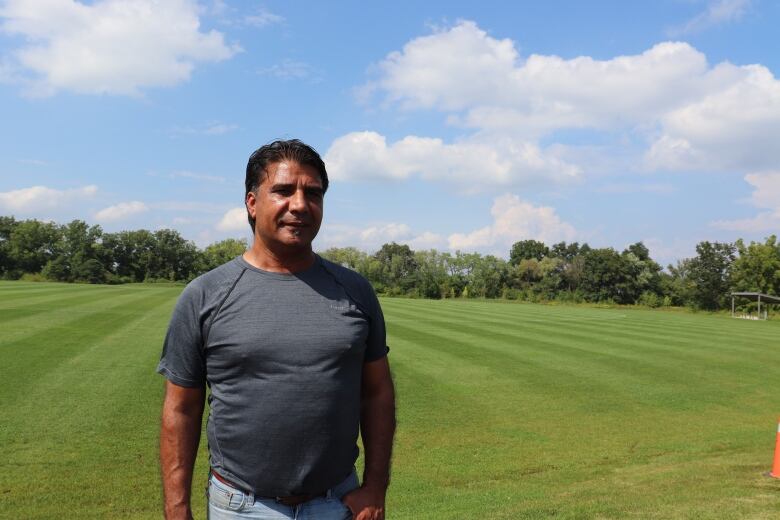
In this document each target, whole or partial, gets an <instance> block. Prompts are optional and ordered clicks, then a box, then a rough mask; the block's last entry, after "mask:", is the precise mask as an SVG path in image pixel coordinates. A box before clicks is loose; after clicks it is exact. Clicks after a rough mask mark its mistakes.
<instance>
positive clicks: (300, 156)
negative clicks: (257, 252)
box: [244, 139, 328, 232]
mask: <svg viewBox="0 0 780 520" xmlns="http://www.w3.org/2000/svg"><path fill="white" fill-rule="evenodd" d="M282 161H295V162H297V163H298V164H300V165H301V166H309V167H311V168H314V169H315V170H316V171H317V173H319V174H320V180H321V181H322V192H323V193H325V192H326V191H328V172H327V170H325V163H324V162H323V161H322V157H320V154H318V153H317V151H316V150H315V149H314V148H312V147H311V146H309V145H308V144H306V143H304V142H303V141H300V140H299V139H288V140H287V141H283V140H277V141H274V142H273V143H269V144H266V145H264V146H261V147H260V148H258V149H257V150H255V151H254V152H253V153H252V155H250V156H249V162H248V163H247V165H246V181H245V182H244V184H245V185H246V191H245V192H244V197H245V198H246V194H247V193H249V192H250V191H251V192H252V193H254V192H255V191H256V190H257V188H258V187H259V186H260V185H261V184H262V183H263V178H264V177H265V174H266V173H267V168H268V166H269V165H271V164H275V163H278V162H282ZM246 216H247V219H248V220H249V225H250V226H252V232H254V231H255V219H253V218H252V217H251V215H249V212H247V215H246Z"/></svg>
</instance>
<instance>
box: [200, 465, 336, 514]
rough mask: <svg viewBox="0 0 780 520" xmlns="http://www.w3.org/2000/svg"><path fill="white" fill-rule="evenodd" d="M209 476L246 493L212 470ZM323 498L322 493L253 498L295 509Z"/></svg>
mask: <svg viewBox="0 0 780 520" xmlns="http://www.w3.org/2000/svg"><path fill="white" fill-rule="evenodd" d="M211 474H212V475H214V478H215V479H217V480H219V481H220V482H222V483H223V484H225V485H226V486H230V487H232V488H235V489H238V490H239V491H241V492H242V493H246V492H244V491H243V490H242V489H241V487H240V486H237V485H235V484H233V483H232V482H231V481H229V480H228V479H226V478H225V477H223V476H222V475H220V474H219V473H217V472H216V471H214V470H213V469H212V470H211ZM247 494H248V493H247ZM323 496H325V493H324V492H323V493H317V494H311V495H289V496H286V497H255V498H265V499H270V500H276V501H277V502H279V503H280V504H282V505H284V506H289V507H295V506H298V505H301V504H303V503H304V502H308V501H309V500H314V499H315V498H318V497H323Z"/></svg>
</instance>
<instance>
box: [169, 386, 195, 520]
mask: <svg viewBox="0 0 780 520" xmlns="http://www.w3.org/2000/svg"><path fill="white" fill-rule="evenodd" d="M205 396H206V389H205V387H196V388H188V387H184V386H179V385H176V384H174V383H171V382H170V381H166V383H165V401H164V402H163V410H162V421H161V428H160V469H161V472H162V483H163V496H164V507H165V518H166V519H168V520H180V519H185V520H189V519H191V518H192V509H191V507H190V490H191V488H192V471H193V468H194V467H195V456H196V455H197V453H198V443H199V442H200V428H201V419H202V418H203V406H204V399H205Z"/></svg>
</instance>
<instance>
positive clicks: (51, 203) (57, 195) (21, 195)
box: [0, 185, 97, 214]
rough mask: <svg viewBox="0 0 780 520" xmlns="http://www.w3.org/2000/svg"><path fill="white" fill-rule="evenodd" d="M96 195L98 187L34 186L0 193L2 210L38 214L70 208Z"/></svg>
mask: <svg viewBox="0 0 780 520" xmlns="http://www.w3.org/2000/svg"><path fill="white" fill-rule="evenodd" d="M96 193H97V186H94V185H89V186H83V187H81V188H73V189H68V190H57V189H54V188H48V187H46V186H32V187H30V188H22V189H19V190H12V191H6V192H0V210H2V211H9V212H21V213H25V214H29V213H36V214H37V213H41V212H45V211H50V210H52V209H56V208H66V207H69V206H70V205H72V204H74V203H76V202H78V201H81V200H84V199H88V198H91V197H93V196H94V195H95V194H96Z"/></svg>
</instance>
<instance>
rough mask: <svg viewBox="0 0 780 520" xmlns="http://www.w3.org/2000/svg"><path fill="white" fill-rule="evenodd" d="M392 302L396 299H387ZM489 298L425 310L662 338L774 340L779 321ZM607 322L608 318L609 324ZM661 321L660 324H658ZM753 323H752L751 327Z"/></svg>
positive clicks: (452, 315) (500, 321) (502, 321)
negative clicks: (741, 335) (738, 335)
mask: <svg viewBox="0 0 780 520" xmlns="http://www.w3.org/2000/svg"><path fill="white" fill-rule="evenodd" d="M387 301H388V302H389V304H390V305H391V306H392V305H393V302H394V301H395V300H392V299H389V300H387ZM485 304H486V302H469V301H451V300H450V301H446V300H445V301H439V302H435V304H434V305H431V307H430V308H429V309H426V310H425V314H423V316H425V315H428V314H437V313H438V314H441V315H443V316H445V315H446V316H447V317H449V318H458V319H463V313H464V312H467V313H468V316H469V319H470V318H472V317H473V318H476V319H479V318H483V319H485V320H494V321H495V322H496V323H497V324H500V325H504V324H506V323H508V322H516V323H524V324H533V323H537V324H539V323H541V324H546V325H547V326H551V327H556V328H561V329H563V328H565V326H567V325H576V326H577V327H584V328H593V329H596V330H603V329H604V327H608V330H610V332H612V331H613V330H625V329H633V330H636V331H637V332H640V333H644V332H646V331H648V330H650V331H652V332H653V336H656V335H658V337H660V338H661V339H668V338H676V337H683V338H686V337H687V338H694V339H696V340H700V339H701V338H702V335H703V334H704V335H706V336H707V337H710V338H712V339H719V337H722V338H724V339H731V338H733V336H734V334H733V331H734V330H740V329H741V330H744V331H746V332H748V333H749V336H750V337H751V338H753V337H761V336H764V337H765V338H766V339H768V340H771V339H772V338H773V337H776V333H777V327H776V325H777V324H776V323H766V322H760V323H755V322H753V323H750V322H746V321H744V320H733V319H730V318H728V317H726V316H723V315H708V314H698V315H697V314H689V313H682V312H666V311H658V310H654V311H649V310H641V309H591V308H578V307H568V306H550V305H531V304H523V303H516V304H511V303H505V304H498V305H496V304H492V303H487V305H488V306H489V305H491V304H492V305H493V307H494V308H496V309H499V310H498V311H494V310H492V308H491V307H485V306H484V305H485ZM415 305H419V301H413V302H412V304H411V305H409V306H405V305H404V306H403V308H404V309H406V310H407V311H411V310H413V309H415ZM605 322H609V323H608V324H607V323H605ZM659 325H661V326H660V327H659ZM752 325H753V327H751V326H752Z"/></svg>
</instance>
